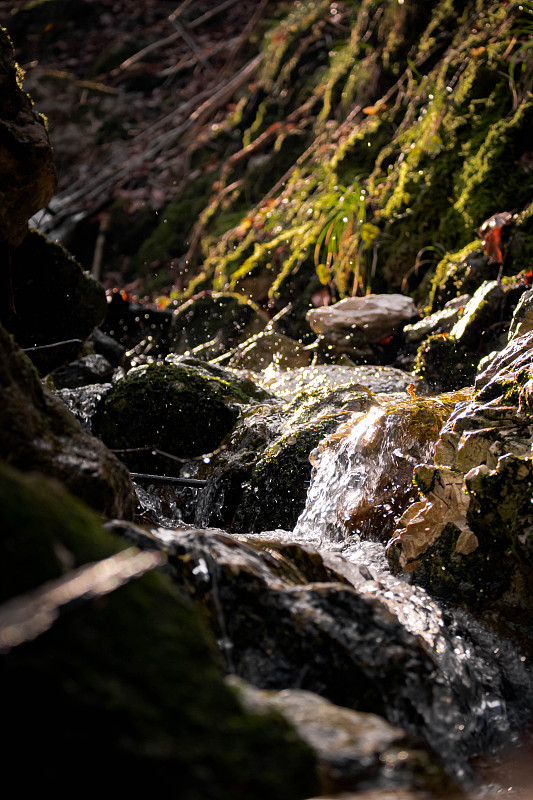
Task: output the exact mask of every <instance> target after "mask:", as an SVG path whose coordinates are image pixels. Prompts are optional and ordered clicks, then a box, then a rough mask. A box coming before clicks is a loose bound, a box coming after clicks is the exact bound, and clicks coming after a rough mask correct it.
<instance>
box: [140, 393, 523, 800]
mask: <svg viewBox="0 0 533 800" xmlns="http://www.w3.org/2000/svg"><path fill="white" fill-rule="evenodd" d="M453 399H454V398H446V397H443V396H442V397H441V398H425V399H424V400H420V399H417V398H416V397H412V398H411V399H410V400H407V399H406V396H405V395H402V396H401V397H400V396H398V395H389V396H384V395H381V396H380V395H378V396H376V401H377V402H376V404H375V405H373V406H372V407H371V408H370V410H368V411H366V412H360V413H355V414H354V415H353V416H352V417H351V418H350V420H349V421H348V422H347V423H345V424H343V425H342V426H341V427H340V428H339V429H338V430H337V432H336V433H335V434H332V435H330V436H329V437H327V438H326V439H325V440H323V441H322V442H321V443H320V445H319V446H318V447H317V448H316V449H315V450H314V451H313V453H312V454H311V461H312V464H313V474H312V479H311V484H310V487H309V491H308V495H307V502H306V505H305V509H304V510H303V512H302V514H301V515H300V518H299V519H298V522H297V524H296V527H295V529H294V531H267V532H264V533H263V534H259V535H258V534H254V538H256V539H267V540H268V539H273V540H280V539H281V540H290V541H296V542H300V543H302V545H305V546H306V547H309V546H312V547H315V548H316V549H317V550H319V551H320V553H321V555H322V557H323V559H324V561H325V563H326V564H327V565H329V566H331V567H332V568H333V569H334V570H335V571H336V572H338V573H340V574H342V575H343V576H344V577H345V578H346V579H347V580H348V581H349V582H350V583H352V584H353V586H355V588H356V590H357V592H358V593H360V594H362V595H364V596H368V597H372V598H374V599H375V600H376V602H378V603H380V604H382V605H383V606H385V607H386V608H387V610H388V611H389V612H390V614H391V615H392V616H393V617H395V618H396V619H397V620H398V622H399V623H400V624H401V625H402V626H403V627H404V628H405V629H406V630H407V631H408V632H409V633H410V634H413V635H414V636H416V637H418V638H419V640H420V641H421V642H422V643H423V647H424V649H425V650H426V652H427V653H428V654H430V657H431V659H432V660H433V662H434V664H435V671H434V676H433V677H432V680H431V691H429V692H428V690H427V689H428V687H427V686H420V687H419V694H420V697H417V696H416V687H414V694H413V698H412V705H413V706H414V707H415V708H416V712H417V714H418V715H419V718H420V724H419V731H420V730H422V731H423V732H424V736H425V738H426V739H427V741H428V742H429V743H430V744H431V745H432V746H433V747H434V748H435V750H436V751H437V752H439V753H440V755H441V757H442V758H443V759H444V761H445V762H446V763H447V765H448V768H449V769H450V771H451V772H452V773H453V774H455V776H456V777H458V778H459V779H460V780H463V781H464V780H466V781H467V782H468V779H469V778H471V777H472V773H471V771H470V767H469V761H470V760H471V759H472V758H473V757H475V756H478V755H481V754H482V755H484V756H487V754H489V755H490V754H491V753H495V752H497V751H498V749H500V748H502V747H503V746H507V747H509V746H512V745H516V744H518V742H519V738H520V731H521V730H523V729H524V727H525V725H526V724H527V723H529V722H530V719H529V715H528V711H527V710H528V709H529V708H531V704H532V700H533V684H532V680H531V676H530V671H529V663H528V659H527V656H526V655H525V654H524V652H522V651H521V650H520V648H519V647H517V646H515V645H514V644H512V643H510V642H508V641H503V640H501V639H499V638H498V636H497V634H495V633H494V631H493V630H491V629H489V628H488V627H487V626H486V625H484V624H483V623H482V622H481V621H480V620H479V619H475V618H474V617H473V616H472V615H470V614H468V613H467V612H465V611H462V610H457V609H452V608H449V607H446V606H445V605H444V604H442V603H440V602H438V601H436V600H435V599H433V598H432V597H430V595H428V594H427V592H426V591H425V590H424V589H422V588H420V587H418V586H414V585H411V584H410V583H409V582H408V580H407V579H406V578H405V577H395V576H393V575H392V574H391V573H390V571H389V568H388V563H387V559H386V557H385V543H386V541H387V540H388V539H389V538H390V536H391V534H392V532H393V530H394V526H395V522H396V520H397V518H398V516H399V515H400V514H401V513H402V511H403V510H404V508H405V507H407V506H408V505H409V503H410V502H411V500H412V498H413V497H414V490H413V487H412V471H413V466H414V465H415V464H417V463H420V462H428V461H431V457H432V452H433V444H434V441H435V440H436V438H437V435H438V431H439V429H440V428H441V427H442V424H443V422H444V420H445V419H446V417H447V415H448V414H449V412H450V410H451V408H452V407H453ZM139 489H140V491H141V493H142V495H143V496H142V502H143V505H144V507H145V508H149V509H150V511H151V512H152V514H151V515H152V517H153V518H154V519H156V520H157V521H158V524H160V525H161V526H162V528H166V529H167V531H168V529H171V528H173V527H174V528H180V527H182V528H183V527H185V526H183V524H182V523H180V519H179V517H180V514H179V510H178V509H177V508H176V509H173V507H172V503H168V502H165V503H164V504H162V503H161V499H157V497H156V493H154V492H153V491H151V489H152V487H145V488H144V489H141V488H140V487H139ZM151 497H153V501H154V502H153V503H152V501H151ZM168 533H169V535H171V534H170V531H168ZM160 536H162V537H163V539H164V534H163V532H162V531H160ZM205 570H207V572H208V573H209V574H211V573H212V574H213V575H215V574H216V564H215V563H214V562H213V563H209V564H207V563H206V564H205ZM208 578H209V575H208V577H207V578H206V580H207V579H208ZM226 638H227V637H226ZM226 649H228V648H226ZM228 652H230V650H229V649H228ZM390 721H391V722H393V723H395V724H399V725H404V724H405V720H404V719H402V716H401V714H398V713H396V712H394V711H393V712H392V713H391V719H390ZM407 727H408V725H407ZM503 793H505V794H506V795H507V796H517V797H521V798H527V797H528V796H529V795H528V794H527V793H526V794H520V793H516V792H515V790H513V789H512V787H511V785H510V782H507V783H506V784H505V785H503V784H498V783H496V784H494V785H492V786H488V785H485V787H484V788H482V789H477V790H476V793H472V794H471V795H470V796H471V797H472V798H476V800H477V798H495V797H500V796H502V794H503Z"/></svg>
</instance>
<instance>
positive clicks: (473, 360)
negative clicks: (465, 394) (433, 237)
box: [414, 333, 479, 392]
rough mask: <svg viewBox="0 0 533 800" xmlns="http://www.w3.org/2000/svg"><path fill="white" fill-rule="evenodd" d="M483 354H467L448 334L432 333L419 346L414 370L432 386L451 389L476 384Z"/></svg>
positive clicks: (440, 389) (448, 390) (443, 389)
mask: <svg viewBox="0 0 533 800" xmlns="http://www.w3.org/2000/svg"><path fill="white" fill-rule="evenodd" d="M478 361H479V356H477V357H476V355H475V354H474V355H472V354H466V353H465V352H464V351H463V349H462V348H461V346H460V344H459V343H458V342H456V341H455V340H454V339H452V338H450V337H449V336H446V335H445V334H442V333H438V334H434V335H433V336H429V337H428V338H427V339H426V341H425V342H424V343H423V344H422V345H421V346H420V347H419V348H418V352H417V356H416V361H415V368H414V373H415V375H418V376H419V377H420V378H423V379H424V380H425V381H426V383H427V384H428V385H429V386H431V387H432V388H438V389H439V391H443V392H451V391H454V390H455V389H460V388H462V387H463V386H469V385H471V384H472V383H474V378H475V376H476V365H477V363H478Z"/></svg>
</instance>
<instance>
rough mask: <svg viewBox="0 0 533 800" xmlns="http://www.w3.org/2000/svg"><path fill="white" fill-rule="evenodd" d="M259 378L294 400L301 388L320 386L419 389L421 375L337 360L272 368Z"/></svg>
mask: <svg viewBox="0 0 533 800" xmlns="http://www.w3.org/2000/svg"><path fill="white" fill-rule="evenodd" d="M257 382H258V383H259V384H260V385H261V386H263V387H264V388H265V389H268V391H269V392H272V394H274V395H276V397H283V398H286V399H287V400H293V399H294V398H295V397H296V395H297V394H298V393H299V392H302V391H307V392H313V391H316V390H320V389H325V388H330V389H337V388H339V387H352V388H355V387H356V386H357V387H359V386H363V387H365V388H366V389H368V390H369V391H371V392H373V393H374V394H378V393H379V392H404V391H405V390H406V389H407V387H408V386H410V385H411V384H412V385H413V387H414V388H415V390H418V389H419V387H420V384H421V381H420V379H419V378H413V376H412V375H410V374H409V373H407V372H403V371H402V370H400V369H394V368H393V367H380V366H368V367H365V366H359V367H356V366H354V367H345V366H339V365H335V364H315V365H314V366H312V367H301V368H300V369H291V370H285V371H272V372H271V371H268V372H266V373H265V374H264V375H262V376H260V377H259V378H258V379H257Z"/></svg>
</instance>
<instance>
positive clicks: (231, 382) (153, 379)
mask: <svg viewBox="0 0 533 800" xmlns="http://www.w3.org/2000/svg"><path fill="white" fill-rule="evenodd" d="M251 387H253V384H251ZM252 391H253V390H252ZM260 391H261V390H257V392H260ZM263 394H265V393H263ZM251 402H253V397H252V396H251V394H250V392H247V391H246V390H245V389H244V388H242V385H241V386H239V382H238V381H237V380H236V379H234V378H233V376H232V375H231V373H229V372H225V371H224V370H220V369H215V368H211V367H209V366H208V365H205V366H201V365H200V362H198V363H195V364H191V363H186V362H176V363H174V364H169V363H158V364H150V365H148V366H143V367H138V368H136V369H134V370H131V371H130V373H129V374H128V376H127V377H126V378H125V379H124V380H122V381H120V382H119V383H117V384H116V385H115V386H114V387H113V389H112V390H111V392H110V393H109V394H108V395H107V396H106V398H105V401H104V402H103V405H102V408H101V411H100V419H99V423H98V427H99V430H100V433H101V436H102V438H103V440H104V442H106V444H107V445H108V446H109V447H112V448H118V449H120V448H157V449H160V450H164V451H165V452H168V453H171V454H172V455H175V456H178V457H180V458H190V457H195V456H200V455H202V454H204V453H211V452H213V451H214V450H216V448H217V447H218V446H219V445H220V443H221V441H222V439H223V438H224V436H225V435H226V434H227V433H228V432H229V431H230V430H231V428H232V427H233V425H234V424H235V422H236V421H237V418H238V416H239V406H240V405H247V404H249V403H251Z"/></svg>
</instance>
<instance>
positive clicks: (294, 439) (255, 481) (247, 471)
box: [195, 384, 374, 533]
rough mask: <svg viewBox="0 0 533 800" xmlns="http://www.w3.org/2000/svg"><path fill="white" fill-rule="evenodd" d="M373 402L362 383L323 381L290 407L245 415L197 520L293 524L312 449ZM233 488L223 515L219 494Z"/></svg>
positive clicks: (243, 527) (249, 525) (248, 526)
mask: <svg viewBox="0 0 533 800" xmlns="http://www.w3.org/2000/svg"><path fill="white" fill-rule="evenodd" d="M373 402H374V400H373V398H372V394H371V392H369V391H368V390H366V389H365V388H364V387H362V386H360V385H358V384H355V385H353V386H349V387H342V388H338V389H335V390H330V389H329V388H328V387H327V386H326V387H324V386H322V387H320V388H313V389H310V390H309V391H302V392H300V393H299V394H298V395H296V397H295V398H294V399H293V400H292V401H291V402H289V403H288V404H286V405H284V406H281V407H280V406H279V404H276V405H269V406H266V407H263V408H258V409H257V414H256V413H254V412H253V411H252V413H249V414H245V415H244V416H243V418H242V420H241V421H240V422H239V423H238V424H237V425H236V427H235V429H234V431H233V433H232V435H231V437H230V439H229V440H227V441H226V442H225V444H226V450H225V451H224V452H223V453H221V455H220V456H219V457H217V459H216V460H215V461H214V464H213V468H214V469H215V470H217V471H218V469H220V467H221V466H222V474H219V475H215V477H214V478H212V479H209V481H208V488H207V490H206V493H205V495H204V497H203V498H202V501H201V510H200V511H199V515H198V516H197V517H196V519H195V521H196V523H197V524H202V525H206V524H207V525H218V526H221V527H226V526H228V527H230V528H231V530H233V531H238V532H243V533H245V532H248V531H256V532H259V531H262V530H268V529H270V528H277V527H283V528H292V527H293V525H294V524H295V523H296V520H297V519H298V516H299V515H300V514H301V512H302V510H303V508H304V505H305V500H306V496H307V490H308V488H309V481H310V478H311V462H310V460H309V456H310V454H311V452H312V451H313V450H314V448H315V447H317V445H318V444H319V442H320V441H321V440H322V439H323V438H324V436H326V435H327V434H329V433H332V432H333V431H335V430H336V429H337V428H338V426H339V425H340V424H341V423H342V422H343V421H344V420H346V419H348V418H350V417H351V416H352V414H353V413H354V412H357V411H361V409H367V408H369V407H370V406H371V405H372V403H373ZM236 484H237V485H236ZM228 488H229V491H230V493H231V492H233V495H232V503H227V502H226V506H225V509H224V513H223V514H222V516H217V512H216V509H217V507H218V508H220V500H218V502H217V498H220V495H221V494H222V495H224V493H225V492H227V490H228ZM208 509H210V512H209V514H208V515H207V516H206V513H205V512H206V511H207V510H208Z"/></svg>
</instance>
